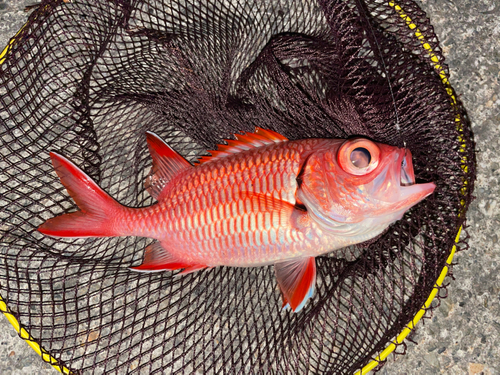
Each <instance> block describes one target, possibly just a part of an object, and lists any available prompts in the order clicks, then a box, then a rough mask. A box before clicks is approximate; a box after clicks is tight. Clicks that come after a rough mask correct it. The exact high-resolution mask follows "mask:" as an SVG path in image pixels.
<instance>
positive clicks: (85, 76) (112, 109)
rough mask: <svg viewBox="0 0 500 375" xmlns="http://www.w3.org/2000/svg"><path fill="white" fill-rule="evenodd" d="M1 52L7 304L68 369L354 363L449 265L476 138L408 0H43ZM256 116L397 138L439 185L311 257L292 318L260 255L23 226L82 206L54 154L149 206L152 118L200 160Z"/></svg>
mask: <svg viewBox="0 0 500 375" xmlns="http://www.w3.org/2000/svg"><path fill="white" fill-rule="evenodd" d="M5 52H6V53H5V54H4V55H2V57H1V59H2V61H3V63H2V64H1V65H0V77H1V82H0V102H1V108H0V121H1V127H0V136H1V149H0V153H1V159H0V168H1V173H0V182H1V186H0V207H1V212H0V218H1V228H0V235H1V240H0V250H1V252H0V253H1V255H0V262H1V263H0V264H1V266H0V293H1V296H2V298H3V301H4V302H5V304H6V306H5V307H4V308H2V309H3V310H5V311H7V312H8V313H9V314H10V315H11V316H12V317H14V318H15V320H16V321H17V322H18V323H19V324H20V326H21V327H23V328H24V329H25V331H24V337H25V338H29V339H30V340H31V341H32V342H33V343H36V345H38V349H39V350H40V351H41V352H42V354H43V358H44V359H45V360H47V361H51V362H52V363H54V364H56V365H58V366H60V369H61V370H62V371H64V372H67V373H68V372H72V373H75V374H80V373H81V374H124V373H131V374H132V373H133V374H136V373H137V374H160V373H161V374H169V373H189V374H191V373H208V374H214V373H220V374H229V373H257V372H258V373H270V372H274V373H330V374H350V373H353V372H354V371H356V370H359V369H361V368H362V367H363V366H365V365H366V364H367V363H369V362H370V361H372V360H373V359H375V358H376V357H377V355H378V354H379V353H380V352H381V351H382V350H384V349H385V348H386V347H387V345H388V344H389V343H390V342H391V340H393V339H394V337H396V336H397V335H398V334H399V333H400V332H401V331H402V330H403V329H404V328H405V327H406V326H407V324H408V323H409V322H410V321H412V319H413V318H414V316H415V315H416V314H417V313H418V312H419V311H420V310H421V308H422V306H424V303H425V301H426V300H427V299H428V297H429V295H430V294H431V292H432V290H433V288H434V286H435V283H436V280H437V279H438V277H439V276H440V274H441V272H442V270H443V267H445V265H447V259H448V257H449V256H450V253H451V252H452V249H454V245H455V237H456V236H457V231H458V230H459V228H461V226H462V225H463V223H464V220H465V211H466V209H467V206H468V204H469V202H470V200H471V192H472V189H473V180H474V175H475V159H474V144H473V139H472V133H471V130H470V123H469V120H468V118H467V115H466V113H465V110H464V108H463V106H462V104H461V103H460V101H459V100H458V99H457V98H456V97H455V94H454V91H453V89H452V88H451V86H450V85H449V83H448V70H447V67H446V65H444V62H443V60H444V59H443V55H442V52H441V49H440V47H439V44H438V41H437V38H436V36H435V34H434V32H433V29H432V27H431V26H430V24H429V21H428V19H427V18H426V16H425V14H424V13H423V12H422V11H421V10H420V9H419V8H418V6H417V5H416V4H415V3H414V2H412V1H409V0H404V1H398V2H397V3H396V2H393V1H382V0H331V1H326V0H324V1H323V0H318V1H313V0H310V1H309V0H304V1H300V2H299V1H284V0H280V1H272V0H266V1H260V0H255V1H246V0H239V1H236V0H234V1H229V0H226V1H219V0H213V1H209V2H207V1H202V2H199V1H197V0H171V1H167V0H157V1H155V0H114V1H110V0H93V1H67V0H66V1H44V2H43V3H42V4H41V5H40V6H39V7H38V8H37V9H36V10H35V11H34V12H33V13H32V14H31V15H30V17H29V20H28V22H27V24H26V25H25V26H24V27H23V28H22V30H21V31H20V32H19V33H18V35H17V36H16V37H15V38H14V39H13V40H12V41H11V43H10V44H9V46H8V48H7V50H6V51H5ZM256 126H259V127H262V128H265V129H272V130H275V131H277V132H279V133H281V134H283V135H285V136H286V137H288V138H289V139H301V138H307V137H336V138H346V137H348V136H352V135H363V136H367V137H370V138H371V139H374V140H376V141H378V142H382V143H387V144H391V145H397V146H400V147H402V146H403V145H404V144H406V146H407V147H408V148H409V149H410V150H411V151H412V153H413V157H414V159H413V164H414V167H415V173H416V178H417V182H428V181H434V182H435V183H436V185H437V188H436V190H435V193H434V194H433V195H432V196H430V197H428V198H427V199H425V200H424V201H423V202H421V203H420V204H418V205H417V206H415V207H413V208H412V209H411V210H410V211H409V212H407V213H406V214H405V216H404V218H403V219H402V220H400V221H398V222H397V223H395V224H394V225H392V226H391V227H390V228H389V230H388V231H386V232H385V233H384V234H382V235H381V236H379V237H378V238H376V239H374V240H372V241H370V242H368V243H364V244H361V245H358V246H352V247H349V248H345V249H343V250H340V251H338V252H335V253H332V254H329V255H328V256H323V257H320V258H318V259H317V265H318V280H317V292H316V294H315V295H314V297H313V299H312V300H311V301H310V302H309V303H308V304H307V305H306V306H305V308H304V309H303V310H302V311H301V312H300V313H296V314H295V313H291V312H285V311H281V309H280V307H281V299H280V293H279V291H278V290H277V286H276V281H275V277H274V272H273V267H271V266H269V267H261V268H248V269H244V268H227V267H218V268H214V269H211V270H204V271H201V272H198V273H194V274H190V275H186V276H182V277H174V276H173V275H174V274H175V273H172V272H163V273H155V274H140V273H137V272H133V271H130V270H129V269H128V267H130V266H137V265H139V264H140V263H141V261H142V257H143V254H144V248H145V247H146V246H147V245H148V243H149V242H150V240H146V239H143V238H134V237H124V238H104V239H95V238H87V239H54V238H49V237H45V236H43V235H41V234H40V233H38V232H37V231H36V228H37V227H38V226H39V225H40V224H41V223H43V222H44V221H45V220H47V219H49V218H52V217H54V216H57V215H59V214H62V213H65V212H71V211H74V210H75V209H76V206H75V204H74V203H73V201H72V200H71V199H70V198H69V196H68V194H67V193H66V191H65V189H64V188H63V186H62V185H61V184H60V182H59V179H58V178H57V176H56V174H55V173H54V171H53V167H52V165H51V163H50V159H49V151H58V152H61V153H63V154H64V155H65V156H67V157H68V158H69V159H70V160H72V161H73V162H74V163H75V164H77V165H78V166H80V167H82V169H84V170H85V172H86V173H87V174H88V175H90V176H91V177H92V178H93V179H95V181H97V182H98V184H99V185H100V186H101V187H103V189H104V190H106V191H107V192H109V193H110V194H111V196H113V197H114V198H116V199H117V200H118V201H119V202H121V203H122V204H125V205H127V206H133V207H142V206H146V205H150V204H152V203H153V200H152V198H151V197H149V195H148V194H147V193H146V192H145V189H144V186H143V182H144V180H145V178H146V175H147V173H148V171H149V169H150V166H151V159H150V156H149V153H148V150H147V146H146V138H145V132H146V131H152V132H155V133H156V134H158V135H159V136H160V137H162V138H163V139H164V140H165V141H166V142H167V143H168V144H169V145H171V146H172V147H173V148H174V149H175V150H177V151H178V152H179V153H180V154H182V155H183V156H184V157H185V158H186V159H188V160H189V161H191V162H193V161H195V160H197V157H199V156H200V155H204V154H206V150H209V149H214V148H215V147H216V145H217V144H219V143H221V140H222V139H224V138H231V137H232V134H233V133H237V132H241V131H253V129H254V128H255V127H256ZM457 241H458V244H457V246H458V247H459V248H460V247H461V248H464V246H465V243H464V241H463V240H457ZM439 295H441V296H442V295H443V293H439ZM26 332H27V333H26ZM26 335H28V336H26ZM36 345H35V346H36Z"/></svg>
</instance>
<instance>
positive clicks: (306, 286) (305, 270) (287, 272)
mask: <svg viewBox="0 0 500 375" xmlns="http://www.w3.org/2000/svg"><path fill="white" fill-rule="evenodd" d="M274 271H275V274H276V279H277V280H278V285H279V287H280V291H281V297H282V299H283V308H284V309H286V308H287V306H290V307H291V309H292V311H294V312H298V311H300V310H301V309H302V308H303V307H304V305H305V304H306V302H307V300H308V299H309V298H311V297H312V296H313V295H314V287H315V284H316V260H315V258H314V257H308V258H298V259H292V260H288V261H284V262H277V263H275V264H274Z"/></svg>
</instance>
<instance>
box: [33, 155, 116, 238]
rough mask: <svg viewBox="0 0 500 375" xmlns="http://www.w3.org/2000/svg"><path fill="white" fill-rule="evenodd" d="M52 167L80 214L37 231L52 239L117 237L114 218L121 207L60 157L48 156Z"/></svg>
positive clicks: (73, 214) (67, 215) (68, 215)
mask: <svg viewBox="0 0 500 375" xmlns="http://www.w3.org/2000/svg"><path fill="white" fill-rule="evenodd" d="M50 158H51V160H52V165H53V166H54V169H55V170H56V173H57V175H58V176H59V178H60V179H61V183H62V184H63V185H64V187H65V188H66V190H67V191H68V193H69V195H70V196H71V198H73V200H74V201H75V203H76V204H77V205H78V207H79V208H80V211H76V212H72V213H69V214H64V215H61V216H58V217H55V218H53V219H49V220H47V221H46V222H45V223H43V224H42V225H40V226H39V227H38V231H39V232H41V233H43V234H46V235H48V236H53V237H113V236H118V235H119V234H118V233H117V225H116V223H115V220H114V218H116V216H117V214H118V213H119V211H122V210H123V209H124V207H123V206H122V205H121V204H120V203H118V202H117V201H115V200H114V199H113V198H111V197H110V196H109V195H108V194H107V193H105V192H104V191H103V190H102V189H101V188H100V187H99V186H97V184H96V183H95V182H94V181H92V179H91V178H90V177H89V176H87V175H86V174H85V173H84V172H83V171H82V170H81V169H80V168H78V167H77V166H76V165H75V164H73V163H72V162H70V161H69V160H68V159H66V158H65V157H64V156H62V155H59V154H57V153H55V152H51V153H50Z"/></svg>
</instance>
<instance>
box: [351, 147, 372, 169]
mask: <svg viewBox="0 0 500 375" xmlns="http://www.w3.org/2000/svg"><path fill="white" fill-rule="evenodd" d="M371 160H372V156H371V155H370V152H369V151H368V150H367V149H366V148H364V147H358V148H355V149H354V150H353V151H352V152H351V163H352V164H353V165H354V166H355V167H356V168H366V167H368V166H369V165H370V161H371Z"/></svg>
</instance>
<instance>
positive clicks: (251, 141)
mask: <svg viewBox="0 0 500 375" xmlns="http://www.w3.org/2000/svg"><path fill="white" fill-rule="evenodd" d="M234 136H235V137H236V140H233V139H229V140H226V142H227V145H218V146H217V151H211V150H210V151H208V152H210V154H212V155H211V156H202V157H201V158H200V159H199V160H198V162H199V163H201V164H203V163H205V162H207V161H210V160H215V159H220V158H224V157H226V156H229V155H232V154H237V153H238V152H241V151H245V150H250V149H251V148H257V147H262V146H265V145H270V144H273V143H279V142H284V141H288V139H287V138H286V137H284V136H282V135H281V134H279V133H276V132H275V131H272V130H265V129H262V128H259V127H256V128H255V132H254V133H245V134H243V135H241V134H235V135H234Z"/></svg>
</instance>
